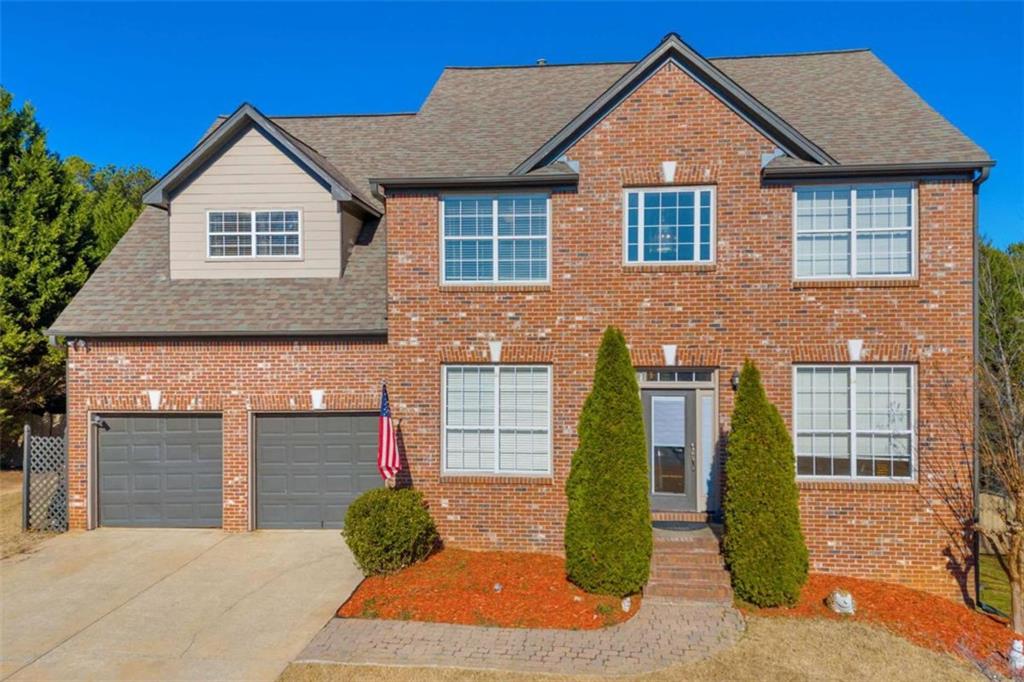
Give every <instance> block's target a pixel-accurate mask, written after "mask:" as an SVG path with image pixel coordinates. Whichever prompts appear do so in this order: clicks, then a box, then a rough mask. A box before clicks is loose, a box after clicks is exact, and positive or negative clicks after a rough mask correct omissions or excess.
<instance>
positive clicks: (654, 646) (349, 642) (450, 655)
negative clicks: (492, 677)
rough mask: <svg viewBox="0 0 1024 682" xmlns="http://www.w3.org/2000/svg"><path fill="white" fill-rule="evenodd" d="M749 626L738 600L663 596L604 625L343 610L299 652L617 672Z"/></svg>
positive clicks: (691, 654)
mask: <svg viewBox="0 0 1024 682" xmlns="http://www.w3.org/2000/svg"><path fill="white" fill-rule="evenodd" d="M743 627H744V625H743V619H742V617H741V616H740V614H739V613H738V612H737V611H736V610H735V609H734V608H732V606H730V605H727V604H715V603H700V602H675V601H672V600H669V599H664V598H657V597H656V598H647V599H645V600H644V602H643V606H642V607H641V609H640V612H639V613H638V614H637V615H636V616H634V617H633V618H631V619H630V620H628V621H626V622H625V623H623V624H622V625H616V626H613V627H609V628H604V629H601V630H531V629H525V628H493V627H482V626H475V625H448V624H443V623H420V622H413V621H394V620H367V619H361V618H335V619H333V620H332V621H330V622H329V623H328V624H327V625H326V626H325V627H324V629H323V630H321V631H320V633H319V634H317V636H316V637H314V638H313V641H311V642H310V643H309V646H307V647H306V649H305V651H303V652H302V653H301V654H299V657H298V658H297V659H296V660H297V661H299V662H321V663H323V662H329V663H347V664H353V665H395V664H401V665H419V666H441V667H454V668H474V669H488V670H513V671H520V672H547V673H577V674H584V673H589V674H602V673H604V674H609V675H614V674H622V673H640V672H651V671H654V670H660V669H662V668H666V667H668V666H670V665H673V664H676V663H682V662H686V661H698V660H701V659H704V658H708V657H709V656H712V655H714V654H715V653H717V652H718V651H721V650H722V649H725V648H727V647H729V646H731V645H732V644H733V643H735V642H736V640H737V639H738V638H739V636H740V634H741V633H742V632H743Z"/></svg>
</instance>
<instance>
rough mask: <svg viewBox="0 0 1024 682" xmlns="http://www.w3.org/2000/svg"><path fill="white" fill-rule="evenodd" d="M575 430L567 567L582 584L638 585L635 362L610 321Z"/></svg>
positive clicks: (642, 458) (593, 588)
mask: <svg viewBox="0 0 1024 682" xmlns="http://www.w3.org/2000/svg"><path fill="white" fill-rule="evenodd" d="M577 431H578V433H579V447H577V448H576V452H575V453H574V454H573V457H572V464H571V468H570V471H569V478H568V480H567V481H566V484H565V492H566V496H567V497H568V502H569V512H568V515H567V516H566V520H565V569H566V573H567V574H568V576H569V579H570V580H571V581H572V582H574V583H576V584H577V585H579V586H580V587H582V588H583V589H584V590H586V591H587V592H594V593H597V594H611V595H615V596H617V597H621V596H625V595H627V594H632V593H634V592H639V591H640V590H641V588H643V586H644V585H645V584H646V583H647V578H648V575H649V573H650V568H651V548H652V536H651V510H650V502H649V501H648V499H647V486H648V478H647V446H646V437H645V435H644V415H643V409H642V408H641V405H640V389H639V387H638V386H637V383H636V370H635V369H634V368H633V363H632V361H631V360H630V357H629V349H628V348H627V347H626V339H625V337H624V336H623V335H622V332H621V331H619V330H618V329H616V328H614V327H609V328H608V329H606V330H605V333H604V337H603V338H602V340H601V347H600V349H599V350H598V352H597V367H596V369H595V371H594V387H593V390H591V392H590V395H589V396H587V400H586V402H585V403H584V404H583V410H582V411H581V413H580V421H579V428H578V430H577Z"/></svg>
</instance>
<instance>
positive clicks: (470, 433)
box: [442, 365, 551, 474]
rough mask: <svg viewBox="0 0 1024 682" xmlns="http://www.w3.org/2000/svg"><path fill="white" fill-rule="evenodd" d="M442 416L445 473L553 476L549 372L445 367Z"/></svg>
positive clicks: (527, 367) (531, 367)
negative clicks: (551, 474)
mask: <svg viewBox="0 0 1024 682" xmlns="http://www.w3.org/2000/svg"><path fill="white" fill-rule="evenodd" d="M442 413H443V415H444V435H443V439H444V447H443V451H444V455H443V457H444V461H443V464H442V468H443V471H444V472H446V473H458V474H546V473H550V472H551V368H550V367H547V366H537V365H467V366H456V365H449V366H445V367H444V368H443V381H442Z"/></svg>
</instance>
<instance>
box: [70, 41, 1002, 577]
mask: <svg viewBox="0 0 1024 682" xmlns="http://www.w3.org/2000/svg"><path fill="white" fill-rule="evenodd" d="M992 164H993V162H992V161H991V160H989V158H988V156H987V154H986V153H985V152H984V151H983V150H982V149H980V148H979V147H977V146H976V145H975V144H974V143H973V142H971V141H970V140H969V139H967V138H966V137H965V136H964V135H963V134H962V133H960V132H959V131H958V130H956V128H954V127H953V126H952V125H951V124H949V123H948V122H947V121H946V120H944V119H943V118H942V117H941V116H940V115H938V114H937V113H936V112H935V111H933V110H932V109H931V108H929V107H928V106H927V105H926V104H925V103H924V102H923V101H922V100H921V99H920V98H919V97H918V96H917V95H916V94H915V93H914V92H913V91H911V90H910V89H909V88H908V87H907V86H906V85H905V84H904V83H903V82H902V81H900V80H899V79H898V78H897V77H896V76H895V75H894V74H893V73H892V72H891V71H889V69H888V68H886V66H885V65H884V64H882V63H881V62H880V61H879V60H878V59H877V58H876V57H875V56H874V55H873V54H871V53H870V52H868V51H850V52H829V53H809V54H796V55H779V56H766V57H744V58H725V59H712V60H708V59H705V58H704V57H702V56H700V55H699V54H697V53H696V52H695V51H694V50H692V48H690V47H689V46H687V45H686V44H685V43H683V42H682V41H681V40H680V39H679V38H678V37H677V36H675V35H669V36H667V37H666V38H665V39H664V41H663V42H662V43H661V44H659V45H658V46H657V48H656V49H655V50H654V51H652V52H651V53H650V54H648V55H647V56H646V57H644V59H642V60H641V61H639V62H636V63H597V64H574V65H564V66H559V65H541V64H539V65H531V66H526V67H500V68H468V69H464V68H449V69H446V70H445V71H444V73H443V74H442V76H441V78H440V79H439V80H438V82H437V83H436V85H435V86H434V88H433V90H432V92H431V93H430V96H429V97H428V99H427V100H426V102H425V103H424V104H423V106H422V107H421V109H420V110H419V111H418V112H416V113H412V114H397V115H381V116H309V117H277V118H267V117H265V116H264V115H262V114H261V113H260V112H259V111H257V110H256V109H255V108H253V107H252V106H249V105H243V106H242V107H241V108H239V109H238V110H237V111H236V112H235V113H233V114H232V115H230V116H228V117H226V118H221V119H218V120H217V122H216V123H215V124H214V126H213V127H212V128H211V130H210V131H209V132H208V133H207V135H206V136H205V137H204V138H203V140H202V141H201V142H200V143H199V144H198V145H197V146H196V147H195V148H194V149H193V150H192V151H191V152H190V153H189V154H188V155H187V156H186V157H185V158H184V159H183V160H182V161H181V162H180V163H178V164H177V165H176V166H175V167H174V168H173V169H172V170H171V171H170V172H169V173H168V174H167V175H166V176H164V177H163V178H162V179H161V180H160V181H159V183H158V184H157V185H156V186H155V187H154V188H152V189H151V190H150V191H149V193H148V194H147V195H146V197H145V200H146V202H147V203H148V204H150V207H148V208H146V209H145V210H144V211H143V213H142V215H141V216H140V217H139V219H138V221H137V222H136V224H135V225H134V226H133V227H132V229H131V230H130V231H129V232H128V233H127V234H126V235H125V237H124V238H123V239H122V240H121V243H120V244H119V245H118V246H117V248H116V249H115V250H114V252H113V253H112V254H111V255H110V257H109V258H108V259H107V260H106V262H104V263H103V265H102V266H101V267H100V268H99V269H98V270H97V272H96V273H95V274H94V275H93V277H92V278H91V279H90V280H89V282H88V283H87V284H86V285H85V287H84V288H83V289H82V291H81V292H80V293H79V294H78V296H76V297H75V299H74V300H73V301H72V302H71V304H70V305H69V306H68V308H67V309H66V310H65V311H64V313H63V314H62V315H61V317H60V319H58V320H57V322H56V323H55V324H54V325H53V328H52V330H51V332H52V333H53V334H56V335H60V336H63V337H66V338H67V340H68V348H69V365H68V392H69V393H68V405H69V415H68V425H69V426H68V428H69V431H68V434H69V462H70V466H69V474H70V507H71V523H72V525H73V526H74V527H77V528H92V527H95V526H97V525H143V526H154V525H156V526H223V527H224V528H226V529H229V530H239V531H244V530H250V529H256V528H289V527H303V528H308V527H316V528H320V527H338V526H339V525H340V523H341V519H342V517H343V514H344V510H345V508H346V505H347V504H348V502H349V501H350V500H351V499H352V498H353V497H354V496H355V495H356V494H358V492H360V491H362V490H365V489H367V488H370V487H375V486H378V485H380V484H381V481H380V478H379V476H378V474H377V472H376V467H375V456H376V421H375V410H376V409H377V407H378V402H379V396H380V387H381V382H382V381H384V380H387V382H388V387H389V392H390V394H391V400H392V405H393V408H394V413H395V417H396V419H397V421H398V424H399V436H400V450H401V454H402V458H403V462H404V466H405V470H404V472H403V478H404V479H405V481H406V483H411V484H412V485H414V486H416V487H417V488H419V489H420V490H422V491H423V492H424V494H425V496H426V498H427V499H428V501H429V503H430V506H431V510H432V512H433V515H434V517H435V519H436V520H437V522H438V524H439V526H440V529H441V532H442V535H443V536H444V538H445V539H446V541H448V542H450V543H452V544H456V545H461V546H467V547H472V548H490V547H501V548H508V549H517V550H537V551H545V552H559V551H561V548H562V527H563V523H564V517H565V497H564V483H565V479H566V476H567V474H568V470H569V463H570V459H571V456H572V452H573V449H574V447H575V444H576V434H575V427H576V422H577V419H578V416H579V410H580V407H581V405H582V403H583V400H584V398H585V397H586V395H587V393H588V391H589V388H590V383H591V378H592V373H593V365H594V358H595V351H596V349H597V345H598V341H599V338H600V335H601V332H602V331H603V329H604V328H605V327H606V326H607V325H610V324H613V325H617V326H618V327H620V328H622V329H623V331H624V332H625V334H626V338H627V340H628V342H629V344H630V348H631V352H632V354H633V357H634V361H635V365H636V368H637V372H638V377H639V378H640V384H641V389H642V400H643V404H644V413H645V420H646V422H647V430H648V445H649V448H650V457H651V459H650V471H651V506H652V512H653V513H654V517H655V518H656V519H658V518H661V519H684V520H704V519H707V518H708V516H709V515H712V516H713V515H715V514H716V513H717V512H718V511H719V506H718V505H719V500H720V497H721V496H720V490H721V486H722V481H721V475H720V472H721V468H722V462H721V460H722V457H723V452H724V437H725V435H726V434H727V433H728V428H729V416H730V411H731V408H732V403H733V386H732V382H733V378H734V375H735V374H736V371H737V369H738V368H739V367H740V366H741V365H742V363H743V361H744V359H745V358H751V359H753V360H754V361H756V362H757V363H758V365H759V366H760V368H761V370H762V373H763V375H764V379H765V383H766V388H767V390H768V393H769V397H770V399H771V400H772V401H773V402H774V403H775V404H776V405H778V407H779V409H780V410H781V412H782V414H783V416H784V417H785V419H786V420H787V423H788V424H789V426H790V428H791V429H792V432H793V437H794V443H795V447H796V458H797V476H798V482H799V487H800V499H801V512H802V518H803V524H804V528H805V533H806V535H807V539H808V544H809V547H810V550H811V560H812V567H813V569H814V570H820V571H831V572H837V573H845V574H852V575H859V576H867V577H876V578H882V579H887V580H894V581H900V582H904V583H908V584H911V585H914V586H917V587H921V588H924V589H928V590H931V591H934V592H938V593H942V594H946V595H948V596H951V597H957V596H960V595H961V594H962V590H963V589H964V585H965V576H966V573H967V571H968V569H969V566H970V556H969V544H968V543H966V542H965V538H966V536H965V529H964V519H965V518H967V517H969V515H970V514H971V510H972V508H973V505H972V487H971V447H970V444H971V430H972V422H973V405H972V383H971V370H972V357H973V355H972V354H973V314H972V311H973V287H972V282H973V256H974V244H975V225H974V213H975V210H976V201H977V189H978V186H979V184H980V183H981V181H983V180H984V178H985V177H986V175H987V172H988V168H989V167H990V166H992Z"/></svg>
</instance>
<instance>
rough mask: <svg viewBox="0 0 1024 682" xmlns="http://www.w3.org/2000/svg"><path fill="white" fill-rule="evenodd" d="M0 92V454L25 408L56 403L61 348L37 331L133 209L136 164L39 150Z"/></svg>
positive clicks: (36, 138)
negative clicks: (106, 163) (92, 161)
mask: <svg viewBox="0 0 1024 682" xmlns="http://www.w3.org/2000/svg"><path fill="white" fill-rule="evenodd" d="M13 105H14V97H13V95H12V94H11V93H10V92H8V91H7V90H5V89H3V88H0V454H6V455H9V454H10V451H11V450H12V449H16V441H17V437H18V433H19V432H20V429H21V425H22V423H23V422H24V420H25V419H26V418H27V417H28V415H29V414H31V413H33V412H41V411H43V410H46V409H50V410H56V409H62V408H61V406H62V403H63V393H64V355H65V353H64V349H63V348H62V347H60V346H56V347H55V346H50V345H49V344H48V343H47V338H46V336H45V334H44V332H45V330H46V328H47V327H48V326H49V325H50V324H52V323H53V321H54V320H55V319H56V318H57V315H58V314H59V313H60V311H61V310H62V309H63V308H64V306H65V305H66V304H67V302H68V301H69V300H70V299H71V297H72V296H73V295H74V294H75V292H77V291H78V289H79V288H80V287H81V286H82V284H83V283H84V282H85V280H86V279H87V278H88V276H89V273H90V272H91V271H92V269H93V268H95V266H96V265H97V264H98V263H99V262H100V261H101V260H102V259H103V257H104V256H106V254H107V253H108V252H109V250H110V249H111V248H112V247H113V245H114V244H116V242H117V240H118V239H119V238H120V237H121V235H122V234H124V232H125V231H126V230H127V228H128V226H130V224H131V222H132V221H133V220H134V219H135V217H136V216H137V215H138V212H139V209H140V207H141V201H140V200H141V189H142V188H143V187H144V186H146V185H148V184H150V183H152V181H153V178H152V176H151V175H150V174H149V172H148V171H146V170H144V169H139V168H132V169H127V170H118V169H116V168H113V167H108V168H103V169H99V170H95V169H93V168H92V167H91V166H90V165H89V164H88V163H86V162H85V161H82V160H81V159H77V158H71V159H68V160H66V161H64V160H61V158H60V157H59V156H58V155H57V154H55V153H53V152H52V151H50V150H49V149H47V146H46V134H45V132H44V131H43V129H42V128H41V127H40V125H39V123H38V122H37V121H36V118H35V111H34V109H33V108H32V106H31V105H29V104H25V105H24V106H22V108H21V109H20V110H19V109H15V108H14V106H13Z"/></svg>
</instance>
